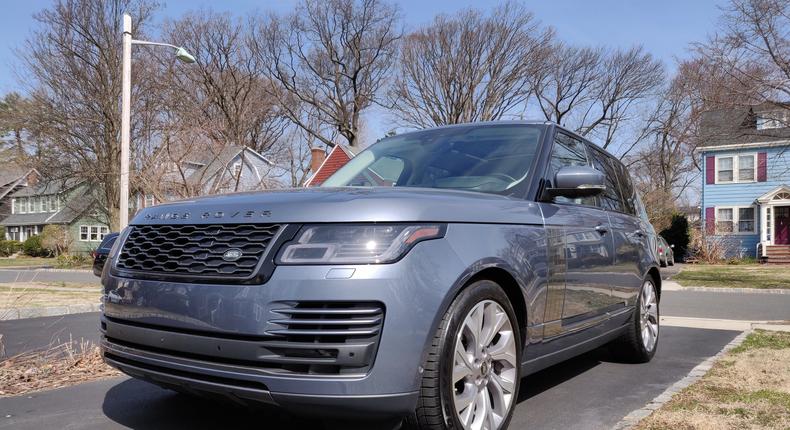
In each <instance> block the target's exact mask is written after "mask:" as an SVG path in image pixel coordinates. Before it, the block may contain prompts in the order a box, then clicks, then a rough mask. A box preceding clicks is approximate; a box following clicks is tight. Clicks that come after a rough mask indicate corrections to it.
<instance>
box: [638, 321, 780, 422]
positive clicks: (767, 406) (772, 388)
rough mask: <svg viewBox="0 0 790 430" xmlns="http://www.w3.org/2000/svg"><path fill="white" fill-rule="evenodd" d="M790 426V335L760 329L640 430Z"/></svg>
mask: <svg viewBox="0 0 790 430" xmlns="http://www.w3.org/2000/svg"><path fill="white" fill-rule="evenodd" d="M789 428H790V333H781V332H768V331H757V332H755V333H752V334H751V335H749V337H747V340H746V341H745V342H744V344H743V345H742V346H741V347H738V348H735V349H733V350H732V351H731V352H730V353H728V354H727V355H725V356H724V357H722V358H721V359H720V360H719V361H718V362H717V363H716V364H715V365H714V366H713V368H712V369H711V370H710V372H708V374H707V375H705V377H703V378H702V379H701V380H699V381H698V382H697V383H695V384H693V385H691V386H690V387H688V388H686V389H685V390H683V391H681V392H680V393H678V394H677V395H675V396H674V397H673V398H672V400H670V401H669V402H668V403H666V404H665V405H664V406H663V407H662V408H661V409H659V410H657V411H656V412H654V413H653V414H652V415H650V416H649V417H648V418H646V419H645V420H643V421H642V422H641V423H640V424H639V425H638V426H637V429H639V430H658V429H675V430H719V429H755V430H756V429H789Z"/></svg>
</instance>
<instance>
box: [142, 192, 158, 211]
mask: <svg viewBox="0 0 790 430" xmlns="http://www.w3.org/2000/svg"><path fill="white" fill-rule="evenodd" d="M155 204H156V199H155V198H154V195H153V194H146V195H145V201H144V202H143V206H144V207H147V208H149V207H151V206H153V205H155Z"/></svg>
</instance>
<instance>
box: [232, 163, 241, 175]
mask: <svg viewBox="0 0 790 430" xmlns="http://www.w3.org/2000/svg"><path fill="white" fill-rule="evenodd" d="M240 175H241V162H238V161H237V162H235V163H233V179H238V178H240Z"/></svg>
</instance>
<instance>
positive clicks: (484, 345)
mask: <svg viewBox="0 0 790 430" xmlns="http://www.w3.org/2000/svg"><path fill="white" fill-rule="evenodd" d="M515 335H516V334H515V332H514V331H513V326H512V325H511V323H510V318H508V315H507V312H505V310H504V309H503V308H502V306H500V305H499V303H497V302H495V301H493V300H484V301H482V302H480V303H478V304H476V305H475V306H474V307H473V308H472V310H470V311H469V313H468V314H467V315H466V318H464V321H463V323H462V326H461V329H460V330H459V333H458V337H457V338H456V340H455V353H454V354H453V355H454V359H453V376H452V382H451V383H452V389H453V396H454V397H453V400H454V402H455V411H456V413H457V414H458V419H459V420H460V421H461V425H463V427H464V429H466V430H496V429H498V428H499V427H500V425H501V424H502V422H503V421H504V419H505V417H507V414H508V411H509V409H510V407H511V406H512V404H513V400H514V398H515V396H516V394H517V393H515V392H514V391H515V387H516V377H517V375H518V371H517V369H516V366H517V363H516V339H515Z"/></svg>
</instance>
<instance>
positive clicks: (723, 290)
mask: <svg viewBox="0 0 790 430" xmlns="http://www.w3.org/2000/svg"><path fill="white" fill-rule="evenodd" d="M680 288H682V289H683V291H705V292H708V293H741V294H743V293H746V294H790V290H785V289H780V288H718V287H680Z"/></svg>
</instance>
